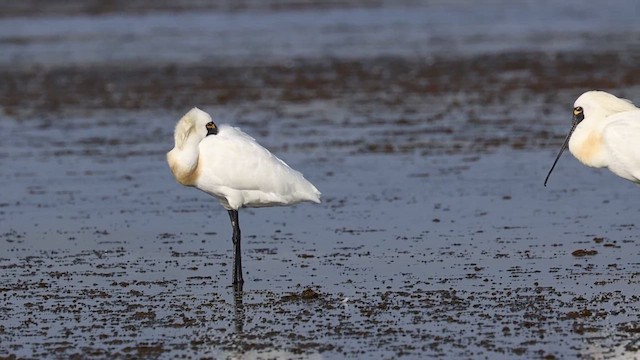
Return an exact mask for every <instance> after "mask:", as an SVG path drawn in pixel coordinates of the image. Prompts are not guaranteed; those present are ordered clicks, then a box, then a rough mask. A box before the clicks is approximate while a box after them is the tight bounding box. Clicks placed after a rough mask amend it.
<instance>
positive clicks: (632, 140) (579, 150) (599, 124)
mask: <svg viewBox="0 0 640 360" xmlns="http://www.w3.org/2000/svg"><path fill="white" fill-rule="evenodd" d="M567 145H569V151H571V153H572V154H573V156H575V157H576V159H578V160H579V161H580V162H581V163H583V164H585V165H587V166H591V167H596V168H601V167H606V168H609V170H611V171H612V172H613V173H614V174H616V175H618V176H620V177H621V178H623V179H627V180H630V181H633V182H635V183H638V184H640V109H638V108H637V107H636V106H635V105H633V103H632V102H631V101H629V100H626V99H620V98H618V97H616V96H614V95H611V94H609V93H606V92H604V91H588V92H586V93H584V94H582V95H580V97H578V99H577V100H576V102H575V103H574V104H573V121H572V125H571V130H569V134H568V135H567V138H566V139H565V140H564V143H563V144H562V148H560V152H559V153H558V156H557V157H556V160H555V161H554V162H553V165H552V166H551V170H549V174H547V178H546V179H545V180H544V185H545V186H547V180H549V176H551V172H552V171H553V168H555V166H556V163H557V162H558V159H560V155H562V152H563V151H564V149H566V148H567Z"/></svg>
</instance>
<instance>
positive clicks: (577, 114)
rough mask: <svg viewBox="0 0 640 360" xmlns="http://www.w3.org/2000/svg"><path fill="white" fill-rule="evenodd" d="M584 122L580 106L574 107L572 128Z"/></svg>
mask: <svg viewBox="0 0 640 360" xmlns="http://www.w3.org/2000/svg"><path fill="white" fill-rule="evenodd" d="M582 120H584V110H582V106H576V107H574V108H573V126H577V125H578V124H580V122H581V121H582Z"/></svg>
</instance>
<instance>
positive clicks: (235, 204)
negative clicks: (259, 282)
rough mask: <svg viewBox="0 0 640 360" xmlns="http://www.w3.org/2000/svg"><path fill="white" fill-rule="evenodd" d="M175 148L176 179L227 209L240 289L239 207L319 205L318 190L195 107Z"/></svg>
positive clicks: (172, 159) (172, 153)
mask: <svg viewBox="0 0 640 360" xmlns="http://www.w3.org/2000/svg"><path fill="white" fill-rule="evenodd" d="M174 137H175V147H174V148H173V149H172V150H171V151H169V153H167V161H168V162H169V167H170V168H171V172H172V173H173V175H174V176H175V178H176V180H178V182H179V183H180V184H182V185H185V186H193V187H195V188H198V189H200V190H202V191H204V192H205V193H207V194H209V195H212V196H214V197H216V198H217V199H218V200H219V201H220V204H221V205H222V206H223V207H224V208H225V209H227V211H228V212H229V217H230V218H231V226H232V227H233V237H232V241H233V245H234V248H233V253H234V254H233V284H234V285H236V286H240V287H241V286H242V284H243V283H244V280H243V279H242V261H241V257H242V256H241V254H240V224H239V223H238V209H239V208H241V207H267V206H279V205H291V204H296V203H299V202H302V201H311V202H314V203H319V202H320V192H319V191H318V189H316V187H315V186H313V184H311V183H310V182H309V181H307V180H306V179H305V178H304V177H303V176H302V174H301V173H299V172H298V171H295V170H293V169H291V168H290V167H289V166H288V165H287V164H285V162H284V161H282V160H280V159H278V158H277V157H275V156H274V155H273V154H271V153H270V152H269V150H267V149H265V148H263V147H262V146H260V144H258V143H257V142H256V141H255V140H254V139H253V138H252V137H250V136H249V135H247V134H245V133H244V132H242V131H240V129H238V128H234V127H232V126H229V125H226V124H221V125H220V126H216V124H215V123H214V122H213V121H212V120H211V116H209V114H207V113H206V112H204V111H202V110H200V109H198V108H193V109H191V111H189V112H188V113H187V114H185V115H184V116H183V117H182V118H181V119H180V121H178V124H177V125H176V129H175V133H174Z"/></svg>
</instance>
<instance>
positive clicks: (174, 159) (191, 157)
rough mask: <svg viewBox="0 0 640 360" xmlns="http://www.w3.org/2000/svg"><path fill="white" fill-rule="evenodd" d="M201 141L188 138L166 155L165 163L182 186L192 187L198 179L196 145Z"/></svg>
mask: <svg viewBox="0 0 640 360" xmlns="http://www.w3.org/2000/svg"><path fill="white" fill-rule="evenodd" d="M201 140H202V139H198V138H197V137H196V136H189V137H187V138H186V139H185V140H184V143H182V144H180V145H181V146H178V144H176V146H175V147H174V148H173V149H172V150H171V151H169V153H168V154H167V161H168V162H169V167H170V168H171V172H172V173H173V176H175V178H176V180H178V182H179V183H180V184H182V185H185V186H194V185H195V182H196V180H197V178H198V174H199V169H198V159H199V158H200V151H199V148H198V145H199V144H200V141H201Z"/></svg>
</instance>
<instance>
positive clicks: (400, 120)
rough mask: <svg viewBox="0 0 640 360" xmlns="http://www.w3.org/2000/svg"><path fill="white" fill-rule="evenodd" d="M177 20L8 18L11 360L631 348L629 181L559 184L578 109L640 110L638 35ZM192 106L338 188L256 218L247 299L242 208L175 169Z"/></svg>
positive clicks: (407, 7)
mask: <svg viewBox="0 0 640 360" xmlns="http://www.w3.org/2000/svg"><path fill="white" fill-rule="evenodd" d="M575 3H576V4H578V3H579V2H578V1H576V2H575ZM114 4H116V5H117V3H114ZM183 4H184V7H185V8H181V9H179V10H180V11H179V12H178V13H177V14H175V16H177V17H178V18H179V19H182V18H184V19H191V20H192V21H191V22H188V24H189V25H188V26H187V27H192V28H189V29H187V30H189V31H192V30H194V28H195V30H201V31H192V32H191V33H193V34H194V35H193V36H194V37H195V40H193V38H191V37H189V36H187V35H185V34H184V33H182V32H181V31H182V30H180V28H178V27H173V26H171V25H168V24H167V23H166V22H164V23H163V21H165V20H166V19H167V18H170V17H171V16H173V15H172V14H171V13H168V12H167V9H162V8H161V9H145V8H144V7H141V8H136V10H135V11H134V10H130V9H129V10H127V9H126V8H125V9H121V8H119V7H118V6H115V5H114V6H115V7H114V8H113V9H103V10H95V11H90V10H87V9H85V8H83V7H82V6H81V5H77V7H71V8H72V9H73V10H70V11H71V12H70V14H71V15H68V17H64V15H61V14H64V13H65V11H67V10H68V8H66V9H67V10H60V9H58V8H55V7H53V8H51V9H48V11H50V12H49V13H47V14H41V13H37V14H32V13H28V12H27V14H25V13H24V10H20V9H13V10H12V11H13V14H14V15H13V16H9V17H7V18H3V19H0V28H2V29H3V30H7V31H2V32H0V33H2V34H4V36H3V37H1V38H0V46H1V47H2V49H3V50H6V51H3V52H2V53H3V55H0V60H1V62H0V109H1V110H2V111H1V112H0V133H1V134H2V135H3V139H4V140H3V141H2V142H0V164H1V165H2V167H1V168H2V170H1V171H0V188H2V189H3V191H2V195H1V197H0V226H1V227H0V250H1V254H2V255H0V297H1V298H2V302H1V303H0V306H1V307H2V311H1V312H0V355H1V356H3V357H8V358H42V357H45V356H47V357H63V358H68V357H74V356H76V357H81V358H92V357H93V358H140V357H144V358H156V357H162V358H175V357H182V358H312V359H316V358H317V359H319V358H327V359H333V358H345V357H346V358H397V357H406V358H425V357H438V356H447V357H451V358H491V359H496V358H514V357H522V358H547V359H556V358H574V357H578V356H579V357H583V358H620V357H626V358H634V357H637V356H639V354H640V352H639V350H640V321H639V320H638V307H639V306H640V295H638V288H639V282H640V261H639V260H638V259H639V258H640V257H639V255H640V243H639V242H640V239H639V238H638V225H637V224H636V220H637V219H638V216H639V215H640V210H639V209H638V207H637V202H636V201H634V199H636V198H637V196H638V188H637V186H635V185H633V184H631V183H627V182H624V181H622V180H620V179H618V178H616V177H615V176H614V175H612V174H609V173H608V172H606V171H597V170H593V169H588V168H585V167H583V166H581V165H580V164H578V163H577V161H576V160H575V159H573V158H572V157H571V156H569V155H565V157H563V159H562V160H561V162H560V164H559V167H558V168H557V169H556V171H555V172H554V174H553V176H552V178H551V179H550V183H549V186H548V187H547V188H545V187H543V186H542V183H543V181H544V176H545V175H546V172H547V171H548V169H549V166H550V165H551V163H552V161H553V157H554V156H555V154H556V151H557V150H558V149H559V146H560V144H561V141H562V139H563V138H564V134H565V131H567V130H568V127H569V122H570V115H571V104H572V102H573V100H574V99H575V97H577V96H578V95H579V94H580V93H581V92H583V91H585V90H588V89H592V88H599V89H604V90H611V91H612V92H615V93H617V94H619V95H622V96H627V97H628V98H630V99H634V100H637V101H638V100H640V91H639V90H638V89H639V88H638V86H637V84H638V79H637V77H636V76H635V72H636V70H637V69H636V66H635V64H636V61H635V55H637V52H638V47H637V45H638V44H637V40H636V39H637V34H638V32H639V31H640V28H639V27H637V26H636V27H635V28H634V27H631V25H629V23H627V22H625V20H624V19H625V17H624V16H621V17H620V19H621V20H619V21H618V22H616V23H615V24H614V25H612V26H610V27H606V28H607V31H608V32H606V31H599V30H601V29H600V28H597V27H596V28H595V29H586V28H583V27H582V25H581V24H580V23H575V24H574V23H572V22H569V23H568V24H567V23H565V22H564V20H562V19H563V16H562V14H563V13H564V11H566V9H565V8H563V7H562V5H557V6H556V7H555V8H554V7H551V8H548V10H546V12H545V11H544V10H539V11H541V12H542V13H536V12H533V14H532V12H531V11H529V12H526V11H525V12H524V13H526V14H528V15H527V16H529V17H528V18H526V19H524V20H527V19H528V21H522V19H521V22H522V24H521V25H522V27H515V26H514V25H513V24H512V25H509V21H506V22H505V23H502V24H503V25H502V28H501V29H503V30H504V29H524V30H519V31H515V30H514V31H510V32H508V33H507V34H505V33H500V31H490V30H491V29H492V27H489V26H488V25H486V24H487V23H491V22H492V20H491V18H490V17H487V18H486V19H484V18H483V17H482V16H480V17H478V16H475V17H474V16H471V15H468V12H467V11H465V10H469V9H471V8H469V7H470V6H472V5H469V4H466V3H464V2H461V3H454V5H451V7H448V6H446V5H437V4H436V5H429V6H427V5H416V4H412V3H406V4H403V6H395V5H391V4H387V3H384V2H381V3H378V4H376V5H374V6H372V5H370V4H369V5H367V6H365V5H363V4H361V3H358V2H335V3H334V4H333V5H331V6H329V8H328V9H327V8H324V7H322V8H318V7H315V6H311V5H308V4H307V6H304V5H305V4H298V5H299V6H297V7H293V8H291V7H290V8H287V7H285V8H282V6H281V4H278V3H276V2H274V3H273V4H272V5H273V6H267V5H260V6H258V5H255V4H251V3H247V5H245V6H246V7H247V9H245V8H233V9H230V8H212V9H199V11H198V12H197V13H195V12H190V11H189V9H188V8H186V7H187V5H188V4H189V3H188V2H186V1H185V2H184V3H183ZM267 4H269V3H267ZM629 4H631V3H630V2H629V3H628V4H627V3H625V2H622V1H621V2H614V3H613V4H612V5H611V13H620V14H624V13H625V11H624V9H625V6H627V5H629ZM499 5H500V4H499V2H496V3H495V4H494V7H491V6H490V7H489V8H488V9H486V8H485V10H483V11H486V14H485V13H479V14H480V15H482V14H485V15H486V16H488V15H487V14H492V13H493V12H498V13H499V12H500V11H506V14H507V15H508V14H510V13H511V12H515V13H518V12H517V10H518V9H517V6H516V7H515V8H513V9H511V8H510V7H509V6H507V7H506V9H507V10H500V9H504V8H505V7H504V6H499ZM547 5H549V6H551V5H552V4H547ZM578 5H579V4H578ZM521 6H524V5H521ZM629 6H631V5H629ZM542 8H544V7H542ZM43 9H46V7H45V8H43ZM171 10H175V9H171ZM525 10H532V9H528V8H527V9H525ZM43 11H44V10H43ZM492 11H493V12H492ZM547 12H549V13H552V14H557V15H556V17H553V16H550V17H549V16H545V17H544V19H545V21H546V23H543V24H541V25H540V24H538V22H537V21H535V20H537V18H536V16H540V17H541V18H542V15H547ZM87 13H89V15H87ZM96 13H98V14H99V15H95V14H96ZM471 13H473V12H471ZM29 14H30V15H29ZM406 14H417V15H415V16H407V17H403V19H404V22H398V21H397V18H398V17H402V16H403V15H406ZM443 14H444V15H447V16H449V17H451V18H453V19H458V21H459V22H460V23H465V24H467V27H455V26H453V25H450V28H449V29H448V31H445V30H447V29H445V30H442V31H441V32H435V33H434V32H431V31H426V30H425V29H427V30H429V29H432V28H431V27H429V24H431V23H430V21H435V20H437V19H438V18H440V17H441V16H444V15H443ZM475 14H476V15H477V14H478V13H475ZM536 14H537V15H536ZM429 16H431V18H430V17H429ZM585 16H586V15H585ZM593 16H595V19H587V20H590V22H589V23H590V24H592V25H593V24H596V25H597V24H603V25H602V28H605V26H604V25H605V24H608V23H607V19H606V18H604V19H601V18H599V17H598V16H599V15H593ZM467 17H469V18H470V19H476V20H474V21H476V22H470V20H469V19H468V18H467ZM227 18H232V19H234V20H235V21H236V22H235V23H234V25H237V29H235V28H234V29H232V30H229V29H228V28H225V26H227V25H228V24H227V25H225V24H226V23H223V24H220V23H218V22H214V21H211V20H218V21H222V20H221V19H227ZM123 19H124V20H123ZM296 19H302V20H296ZM424 19H426V20H424ZM554 19H555V20H554ZM131 20H137V21H134V22H135V23H136V24H137V25H136V26H131V27H126V26H125V27H123V26H122V24H128V23H129V22H130V21H131ZM556 20H557V21H556ZM300 22H302V23H303V24H306V25H307V26H308V27H309V29H310V30H306V31H308V32H305V30H304V29H305V28H304V27H300V25H299V24H300ZM423 22H424V23H423ZM68 23H71V25H68V26H67V27H65V25H63V24H68ZM372 23H375V24H377V26H375V27H373V26H372ZM442 23H443V25H442V26H445V27H446V26H447V25H446V24H447V23H448V22H446V21H443V22H442ZM16 24H22V25H21V26H22V27H17V26H16ZM74 24H75V25H76V26H73V25H74ZM78 24H93V25H92V26H94V27H96V28H97V29H98V30H95V28H93V27H90V26H88V25H87V26H88V27H82V26H80V25H78ZM158 24H165V25H163V26H160V25H158ZM505 24H506V25H505ZM558 24H562V27H556V26H559V25H558ZM41 28H42V29H43V30H42V29H41ZM499 28H500V27H499ZM20 29H23V30H22V31H20ZM38 29H41V30H38ZM225 29H226V30H225ZM292 29H293V30H297V31H292ZM374 29H375V30H374ZM185 31H186V30H185ZM478 32H481V33H482V34H484V36H479V35H478V34H477V33H478ZM203 34H204V35H203ZM220 34H225V36H226V37H225V38H224V39H223V40H221V39H220V36H219V35H220ZM269 34H270V35H271V36H270V35H269ZM274 34H275V35H274ZM287 34H288V35H287ZM314 34H317V38H316V37H313V36H312V35H314ZM256 36H262V37H258V39H259V40H260V41H259V43H260V44H254V43H253V41H254V40H252V39H255V38H256ZM87 39H89V40H87ZM190 39H191V40H190ZM202 39H205V40H207V41H206V42H205V41H204V40H202ZM313 39H319V40H318V41H316V42H313V41H310V40H313ZM146 40H148V41H146ZM523 40H526V41H524V42H523ZM190 41H193V42H190ZM118 44H121V45H118ZM195 44H197V45H198V46H195ZM452 44H457V46H452ZM468 44H475V45H474V46H466V45H468ZM566 44H570V45H569V46H563V45H566ZM386 45H388V46H386ZM418 45H419V46H418ZM561 45H562V46H561ZM147 46H148V47H147ZM88 49H93V50H94V51H87V50H88ZM185 49H186V50H190V51H186V52H184V54H188V55H184V56H183V57H181V56H178V55H180V54H182V51H183V50H185ZM270 49H275V50H270ZM287 49H289V50H290V51H287ZM252 52H253V53H252ZM96 54H97V55H96ZM105 54H108V55H109V56H106V57H105ZM98 55H100V56H98ZM196 105H197V106H199V107H201V108H203V109H205V110H207V111H210V112H211V113H212V114H213V116H214V120H217V121H219V122H229V123H232V124H234V125H236V126H240V127H241V128H242V129H243V130H244V131H246V132H248V133H249V134H252V135H253V136H254V137H256V138H257V139H258V140H259V141H260V142H261V143H262V144H263V145H264V146H266V147H267V148H269V149H271V150H272V151H273V152H274V153H276V154H277V155H278V156H280V157H281V158H282V159H284V160H285V161H287V162H288V163H289V164H290V165H291V166H292V167H294V168H296V169H299V170H301V171H302V172H303V173H304V174H305V176H306V177H307V178H308V179H309V180H311V181H312V182H313V183H314V184H315V185H316V186H317V187H318V188H319V189H320V190H321V191H322V192H323V203H322V204H321V205H312V204H302V205H298V206H296V207H291V208H270V209H257V210H253V209H243V210H242V211H241V212H240V222H241V224H242V229H243V251H244V269H245V280H246V281H247V283H246V284H245V287H244V291H243V292H241V293H238V292H235V293H234V291H233V289H232V288H231V286H230V282H231V264H232V257H231V254H232V249H231V228H230V225H229V223H228V217H227V214H226V212H225V211H224V210H223V209H222V208H221V207H220V206H219V205H218V204H217V203H216V202H215V201H214V200H213V199H211V198H209V197H207V196H206V195H204V194H203V193H200V192H198V191H196V190H193V189H186V188H182V187H181V186H179V185H178V184H177V183H176V182H175V180H173V178H172V177H171V174H170V172H169V170H168V168H167V165H166V163H165V160H164V156H165V153H166V152H167V151H168V150H169V149H170V148H171V147H172V146H173V144H172V131H173V126H174V125H175V122H176V121H177V119H178V118H179V117H180V116H181V115H182V114H184V113H185V112H186V111H187V110H188V109H189V108H190V107H192V106H196Z"/></svg>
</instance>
